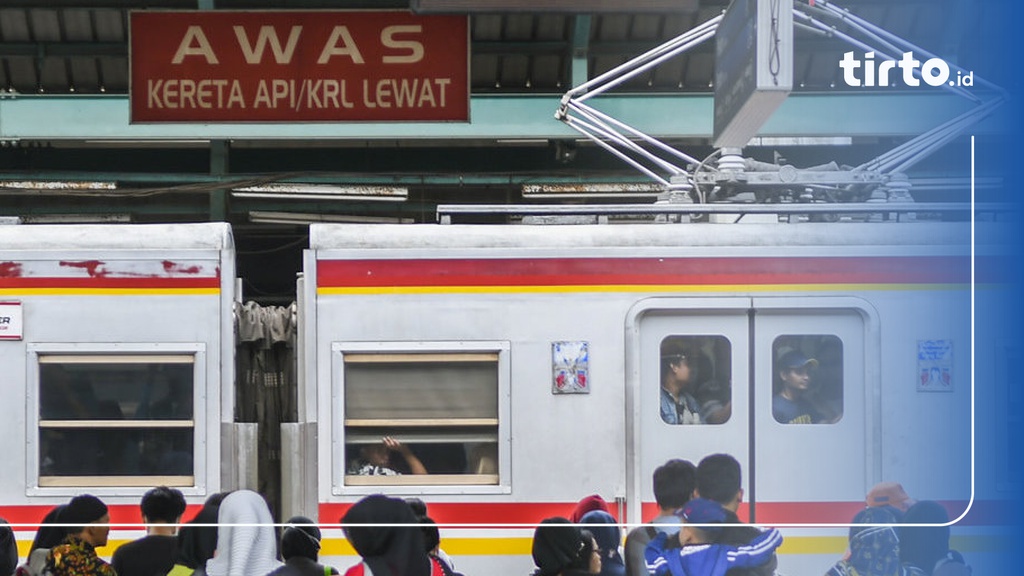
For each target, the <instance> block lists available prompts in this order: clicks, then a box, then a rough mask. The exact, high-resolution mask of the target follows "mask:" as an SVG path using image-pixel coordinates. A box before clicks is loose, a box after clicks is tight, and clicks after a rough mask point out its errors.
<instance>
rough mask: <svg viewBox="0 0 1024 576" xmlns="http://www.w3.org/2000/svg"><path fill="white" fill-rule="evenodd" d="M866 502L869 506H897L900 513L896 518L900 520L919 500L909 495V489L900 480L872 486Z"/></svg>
mask: <svg viewBox="0 0 1024 576" xmlns="http://www.w3.org/2000/svg"><path fill="white" fill-rule="evenodd" d="M865 502H866V503H867V505H868V507H869V508H874V507H881V506H891V507H892V508H895V509H896V510H897V511H898V512H899V515H898V516H896V519H897V520H899V519H900V517H901V516H902V515H903V514H905V513H906V512H907V509H908V508H910V507H911V506H913V505H914V504H916V503H917V500H914V499H913V498H911V497H910V496H909V495H907V491H906V490H904V489H903V485H901V484H900V483H899V482H879V483H878V484H875V485H874V486H872V487H871V490H870V491H869V492H868V495H867V497H866V498H865Z"/></svg>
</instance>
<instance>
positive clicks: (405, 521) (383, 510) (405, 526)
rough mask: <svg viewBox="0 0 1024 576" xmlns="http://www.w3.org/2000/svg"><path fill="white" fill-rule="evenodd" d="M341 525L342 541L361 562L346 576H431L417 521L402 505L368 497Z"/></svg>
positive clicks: (355, 505)
mask: <svg viewBox="0 0 1024 576" xmlns="http://www.w3.org/2000/svg"><path fill="white" fill-rule="evenodd" d="M341 523H342V529H343V530H344V532H345V538H347V539H348V541H349V543H350V544H352V547H353V548H355V550H356V552H357V553H358V554H359V555H360V556H361V557H362V559H363V560H362V562H360V563H359V564H356V565H355V566H352V567H351V568H349V569H348V570H346V571H345V576H363V575H366V576H370V575H371V574H372V576H430V575H431V574H432V573H433V569H432V568H433V565H432V563H431V561H430V558H429V557H428V556H427V552H426V548H425V547H424V544H423V532H422V530H420V528H419V527H418V524H419V521H418V519H417V518H416V516H415V515H414V514H413V512H412V508H410V507H409V505H408V504H407V503H406V502H405V501H403V500H400V499H398V498H389V497H387V496H384V495H383V494H374V495H371V496H367V497H366V498H363V499H362V500H360V501H359V502H356V503H355V504H354V505H353V506H352V507H351V508H349V509H348V512H346V513H345V515H344V516H342V517H341Z"/></svg>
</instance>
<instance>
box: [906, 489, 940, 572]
mask: <svg viewBox="0 0 1024 576" xmlns="http://www.w3.org/2000/svg"><path fill="white" fill-rule="evenodd" d="M946 522H949V515H948V514H947V513H946V509H945V508H943V507H942V505H941V504H939V503H938V502H935V501H934V500H921V501H920V502H918V503H917V504H914V505H913V506H911V507H910V508H907V512H906V514H904V515H903V522H902V523H903V524H945V523H946ZM899 537H900V561H902V562H903V563H904V564H910V565H912V566H916V567H918V568H920V569H921V570H924V571H925V572H926V573H928V574H931V572H932V569H933V568H934V567H935V563H936V562H938V561H939V560H940V559H942V558H944V557H945V556H946V554H947V553H948V552H949V526H928V527H917V528H912V527H909V526H901V527H900V529H899Z"/></svg>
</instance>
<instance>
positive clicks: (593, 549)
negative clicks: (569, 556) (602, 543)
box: [569, 528, 602, 574]
mask: <svg viewBox="0 0 1024 576" xmlns="http://www.w3.org/2000/svg"><path fill="white" fill-rule="evenodd" d="M580 537H581V538H583V547H582V548H580V553H579V554H578V555H577V556H576V559H575V560H573V562H572V563H571V564H569V569H571V570H579V571H581V572H586V573H588V574H600V573H601V562H602V560H601V549H600V548H599V547H598V545H597V539H596V538H594V533H593V532H591V531H590V530H587V529H586V528H584V529H583V530H580Z"/></svg>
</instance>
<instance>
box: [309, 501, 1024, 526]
mask: <svg viewBox="0 0 1024 576" xmlns="http://www.w3.org/2000/svg"><path fill="white" fill-rule="evenodd" d="M940 504H942V505H943V506H944V507H945V508H946V510H947V511H948V513H949V517H950V518H957V517H959V516H960V514H961V513H962V512H963V510H964V508H965V507H966V505H967V503H966V502H964V501H953V500H950V501H940ZM351 505H352V504H350V503H349V504H320V523H321V524H336V523H339V522H340V521H341V517H342V516H343V515H344V514H345V512H346V511H347V510H348V509H349V507H350V506H351ZM575 507H576V503H575V502H523V503H514V502H502V503H484V502H473V503H461V502H458V503H456V502H428V503H427V508H428V513H429V514H430V517H431V518H433V519H434V520H435V521H436V522H437V523H439V524H503V523H508V524H537V523H539V522H540V521H541V520H543V519H545V518H549V517H551V516H562V517H564V518H568V517H569V515H570V514H572V511H573V508H575ZM610 508H611V513H612V516H616V517H617V516H618V513H617V510H616V508H615V506H614V505H610ZM862 509H864V503H863V502H762V503H759V504H758V505H757V515H756V516H757V517H756V521H757V522H758V523H759V524H766V525H772V524H846V523H849V522H850V521H851V520H852V519H853V517H854V516H855V515H856V514H857V512H859V511H860V510H862ZM642 511H643V512H642V515H643V519H644V520H645V521H648V520H651V519H652V518H654V517H655V516H657V515H658V507H657V505H656V504H655V503H654V502H644V503H643V506H642ZM738 516H739V517H740V519H741V520H743V521H749V520H750V516H749V509H748V505H747V504H746V503H743V504H741V505H740V510H739V514H738ZM1013 521H1014V519H1013V518H1011V517H1010V516H1009V515H1007V514H1006V507H1005V503H1000V502H996V501H976V502H975V503H974V506H973V507H972V508H971V511H970V513H969V514H968V515H967V517H966V518H964V520H962V521H961V522H960V525H963V526H977V525H993V524H995V525H998V524H1006V523H1012V522H1013Z"/></svg>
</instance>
